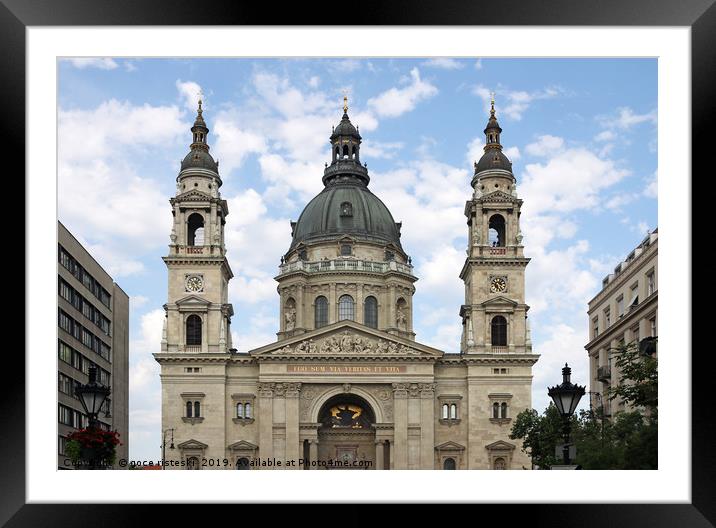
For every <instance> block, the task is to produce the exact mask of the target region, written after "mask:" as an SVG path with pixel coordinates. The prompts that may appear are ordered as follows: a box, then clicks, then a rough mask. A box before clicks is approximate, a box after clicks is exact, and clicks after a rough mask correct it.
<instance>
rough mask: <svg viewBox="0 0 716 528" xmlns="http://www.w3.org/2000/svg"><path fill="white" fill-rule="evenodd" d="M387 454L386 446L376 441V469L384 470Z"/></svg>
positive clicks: (380, 441)
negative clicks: (384, 456)
mask: <svg viewBox="0 0 716 528" xmlns="http://www.w3.org/2000/svg"><path fill="white" fill-rule="evenodd" d="M384 454H385V446H384V444H383V441H382V440H376V441H375V469H380V470H382V469H383V465H384V463H385V462H384V459H383V455H384Z"/></svg>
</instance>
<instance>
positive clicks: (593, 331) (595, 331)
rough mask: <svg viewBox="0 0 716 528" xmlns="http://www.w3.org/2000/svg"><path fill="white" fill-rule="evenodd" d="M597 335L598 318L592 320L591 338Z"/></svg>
mask: <svg viewBox="0 0 716 528" xmlns="http://www.w3.org/2000/svg"><path fill="white" fill-rule="evenodd" d="M598 335H599V317H595V318H594V319H592V338H595V337H597V336H598Z"/></svg>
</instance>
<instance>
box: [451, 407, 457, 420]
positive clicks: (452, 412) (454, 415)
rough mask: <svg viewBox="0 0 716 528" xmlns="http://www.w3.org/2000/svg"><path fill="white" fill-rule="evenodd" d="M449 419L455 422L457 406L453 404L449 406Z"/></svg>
mask: <svg viewBox="0 0 716 528" xmlns="http://www.w3.org/2000/svg"><path fill="white" fill-rule="evenodd" d="M450 419H451V420H457V404H455V403H451V404H450Z"/></svg>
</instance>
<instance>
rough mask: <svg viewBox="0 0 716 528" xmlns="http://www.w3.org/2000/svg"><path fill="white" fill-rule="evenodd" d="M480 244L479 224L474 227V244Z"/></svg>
mask: <svg viewBox="0 0 716 528" xmlns="http://www.w3.org/2000/svg"><path fill="white" fill-rule="evenodd" d="M479 244H480V229H479V228H478V227H477V226H473V228H472V245H473V246H477V245H479Z"/></svg>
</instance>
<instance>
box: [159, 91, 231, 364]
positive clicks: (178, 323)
mask: <svg viewBox="0 0 716 528" xmlns="http://www.w3.org/2000/svg"><path fill="white" fill-rule="evenodd" d="M201 105H202V102H201V100H199V108H198V110H197V116H196V119H195V121H194V126H192V128H191V132H192V143H191V145H190V150H189V153H188V154H187V155H186V156H185V157H184V159H183V160H182V162H181V169H180V172H179V175H178V176H177V179H176V182H177V183H176V194H175V196H174V197H173V198H171V199H170V200H169V203H170V204H171V206H172V215H173V219H174V222H173V225H172V231H171V234H170V240H171V243H170V244H169V254H168V255H167V256H166V257H163V260H164V262H165V263H166V265H167V270H168V276H169V283H168V295H167V304H165V305H164V308H165V310H166V319H165V321H164V331H163V335H162V345H161V349H162V352H163V353H167V352H168V353H187V354H200V353H212V354H217V353H227V352H228V351H229V350H230V349H231V330H230V323H231V316H232V315H233V313H234V312H233V308H232V306H231V304H229V302H228V286H229V280H231V278H232V277H233V274H232V272H231V268H230V267H229V263H228V261H227V259H226V249H225V247H224V226H225V224H226V216H227V215H228V214H229V208H228V206H227V203H226V200H223V199H222V198H221V195H220V193H219V188H220V187H221V184H222V182H221V178H220V177H219V162H218V161H214V159H213V158H212V156H211V154H209V145H208V143H207V136H208V134H209V129H208V127H207V126H206V123H205V121H204V117H203V115H202V113H203V111H202V107H201Z"/></svg>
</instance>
